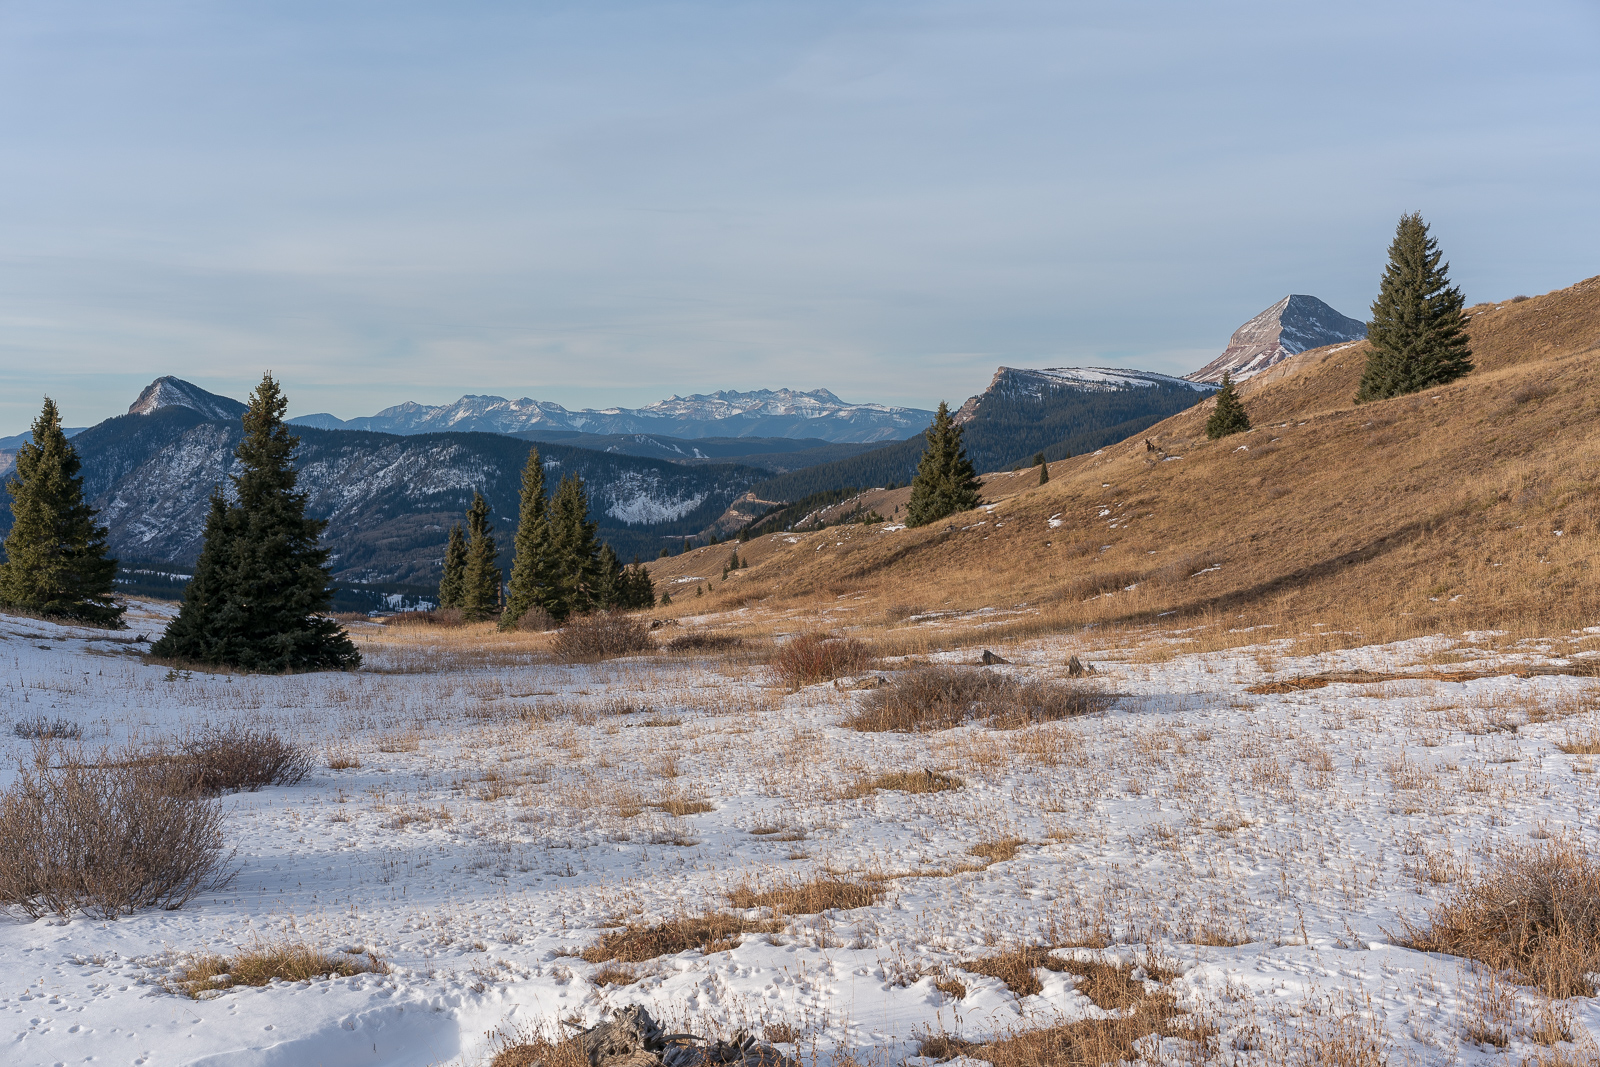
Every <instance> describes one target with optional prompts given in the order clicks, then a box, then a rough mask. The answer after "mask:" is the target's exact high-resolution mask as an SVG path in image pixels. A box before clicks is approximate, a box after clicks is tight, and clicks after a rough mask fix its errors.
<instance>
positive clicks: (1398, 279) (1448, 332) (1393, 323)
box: [1356, 212, 1472, 403]
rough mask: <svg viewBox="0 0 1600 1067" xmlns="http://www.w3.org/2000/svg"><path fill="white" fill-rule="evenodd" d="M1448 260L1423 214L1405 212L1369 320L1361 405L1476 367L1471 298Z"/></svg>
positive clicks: (1358, 395) (1446, 379) (1441, 381)
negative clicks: (1469, 330) (1470, 337)
mask: <svg viewBox="0 0 1600 1067" xmlns="http://www.w3.org/2000/svg"><path fill="white" fill-rule="evenodd" d="M1442 259H1443V253H1441V252H1440V251H1439V243H1438V242H1437V241H1435V240H1434V239H1433V238H1432V237H1430V236H1429V235H1428V224H1427V223H1425V222H1423V221H1422V216H1421V215H1420V214H1417V213H1415V212H1413V213H1412V214H1410V215H1402V216H1401V217H1400V224H1399V225H1398V226H1397V227H1396V228H1395V234H1394V241H1393V242H1392V243H1391V244H1390V245H1389V265H1388V266H1387V267H1385V268H1384V271H1383V281H1382V282H1381V284H1380V285H1379V288H1378V299H1377V300H1375V301H1374V302H1373V304H1372V321H1371V322H1369V323H1367V342H1368V344H1369V345H1370V346H1371V349H1370V351H1369V352H1368V354H1367V367H1366V371H1365V372H1364V373H1363V374H1362V375H1361V386H1360V388H1359V389H1358V390H1357V392H1356V401H1357V403H1361V402H1364V401H1367V400H1382V399H1384V398H1386V397H1391V396H1402V395H1404V394H1406V393H1414V392H1416V391H1418V390H1419V389H1429V388H1432V387H1433V386H1436V385H1443V384H1445V383H1446V382H1451V381H1454V380H1455V379H1457V378H1459V377H1461V376H1462V375H1463V374H1466V373H1468V372H1469V371H1471V370H1472V349H1471V347H1470V346H1469V344H1468V342H1467V334H1466V322H1467V320H1466V318H1465V317H1464V316H1463V315H1462V314H1461V308H1462V306H1463V305H1464V304H1465V303H1466V300H1465V298H1464V297H1463V296H1462V295H1461V290H1460V289H1459V288H1457V287H1456V286H1453V285H1451V284H1450V276H1449V272H1450V264H1448V263H1444V262H1441V260H1442Z"/></svg>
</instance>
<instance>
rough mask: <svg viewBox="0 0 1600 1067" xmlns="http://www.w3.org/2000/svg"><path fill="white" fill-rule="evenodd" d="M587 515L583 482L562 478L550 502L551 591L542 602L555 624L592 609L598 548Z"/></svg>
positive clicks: (576, 479)
mask: <svg viewBox="0 0 1600 1067" xmlns="http://www.w3.org/2000/svg"><path fill="white" fill-rule="evenodd" d="M588 516H589V498H588V495H587V494H586V493H585V492H584V489H583V480H582V479H581V478H579V477H578V476H577V475H568V476H567V477H565V478H562V479H561V483H560V484H559V485H558V486H556V494H555V496H554V497H553V498H552V499H551V501H550V561H551V567H550V588H549V590H548V592H547V593H546V595H545V603H544V608H545V610H546V611H548V612H549V613H550V615H551V617H552V618H554V619H555V620H556V621H557V622H560V621H562V620H564V619H565V618H566V617H567V616H569V615H573V614H582V613H583V612H585V611H589V610H591V609H592V608H593V607H594V606H595V605H594V587H595V570H596V567H597V566H598V563H599V554H600V548H599V546H598V545H597V544H596V543H595V537H594V533H595V524H594V523H592V522H590V521H589V517H588Z"/></svg>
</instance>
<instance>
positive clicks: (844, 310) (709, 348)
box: [0, 0, 1600, 434]
mask: <svg viewBox="0 0 1600 1067" xmlns="http://www.w3.org/2000/svg"><path fill="white" fill-rule="evenodd" d="M1597 46H1600V5H1597V4H1595V3H1594V2H1592V0H1583V2H1545V0H1528V2H1524V3H1521V4H1518V5H1516V6H1515V7H1514V8H1513V7H1508V6H1506V5H1504V4H1490V3H1473V2H1462V0H1455V2H1450V3H1408V2H1405V0H1385V2H1383V3H1362V2H1350V3H1340V4H1310V3H1304V4H1300V3H1285V2H1283V0H1276V2H1273V3H1270V4H1269V3H1228V2H1221V3H1206V4H1196V3H1192V2H1186V3H1139V2H1108V3H1071V2H1054V3H1033V2H1015V0H976V2H965V0H961V2H938V0H925V2H916V3H870V2H858V3H836V2H830V0H806V2H805V3H797V2H796V3H774V2H770V0H768V2H725V3H713V2H698V0H682V2H676V3H664V2H638V3H626V2H610V0H586V2H584V3H562V2H528V0H522V2H518V3H480V2H473V0H458V2H455V3H450V4H438V3H412V2H407V0H385V2H382V3H378V2H372V3H361V2H344V0H306V2H300V0H275V2H273V3H233V4H217V3H177V2H174V3H159V2H147V0H116V2H110V3H99V2H95V0H85V2H79V3H73V4H60V3H51V2H35V0H25V2H18V0H0V434H10V433H16V432H19V431H21V430H22V429H25V428H26V426H27V424H28V423H29V421H30V420H31V419H32V418H33V417H34V416H35V415H36V414H37V413H38V410H39V405H40V402H41V397H42V396H44V395H45V394H48V395H50V396H52V397H53V398H54V399H55V400H56V401H57V402H58V403H59V404H60V405H61V408H62V412H63V416H64V420H65V422H66V423H67V424H68V425H71V426H80V425H90V424H93V423H95V422H98V421H99V420H101V419H104V418H107V417H110V416H112V415H117V414H121V413H122V412H124V411H125V410H126V409H127V406H128V405H129V404H130V403H131V402H132V401H133V399H134V397H135V396H136V395H137V394H138V392H139V390H140V389H141V388H142V387H143V386H145V385H146V384H148V383H149V382H150V381H151V380H152V379H154V378H156V377H158V376H160V375H164V374H173V375H177V376H178V377H181V378H184V379H187V380H189V381H192V382H195V383H196V384H198V385H201V386H203V387H205V388H207V389H211V390H213V391H215V392H220V393H224V394H227V395H230V396H235V397H240V398H242V397H243V396H244V395H245V394H246V393H248V391H249V390H250V388H251V387H252V386H253V384H254V383H255V382H256V381H259V379H260V376H261V374H262V372H263V371H266V370H271V371H272V372H273V373H274V374H275V375H276V376H277V377H278V378H279V379H280V380H281V381H282V382H283V385H284V388H285V390H286V392H287V393H288V395H289V398H290V405H291V414H305V413H310V412H316V411H328V412H332V413H333V414H335V415H338V416H340V417H342V418H351V417H354V416H358V415H369V414H372V413H374V412H376V411H377V410H379V409H381V408H383V407H386V406H389V405H391V404H395V403H400V402H402V401H406V400H416V401H419V402H423V403H435V404H437V403H447V402H449V401H451V400H454V399H455V398H457V397H459V396H461V395H462V394H465V393H490V394H496V395H501V396H507V397H520V396H531V397H534V398H535V399H540V400H553V401H556V402H557V403H561V404H563V405H565V406H567V407H569V408H578V407H602V406H609V405H625V406H638V405H642V404H645V403H649V402H651V401H654V400H658V399H661V398H663V397H666V396H669V395H672V394H687V393H691V392H708V391H712V390H716V389H752V388H778V387H782V386H790V387H793V388H799V389H813V388H818V387H825V388H828V389H831V390H833V391H834V392H835V393H837V394H839V395H840V396H841V397H842V398H844V399H846V400H850V401H878V402H884V403H898V404H906V405H911V406H915V407H922V408H929V407H933V406H934V405H936V404H937V403H938V401H939V400H941V399H947V400H950V401H951V402H952V403H958V402H959V401H960V400H962V399H964V398H965V397H967V396H969V395H971V394H973V393H976V392H979V391H981V390H982V389H983V388H984V387H985V386H986V385H987V383H988V380H989V377H990V376H991V375H992V374H993V372H994V369H995V367H996V366H999V365H1008V366H1022V367H1029V366H1032V367H1037V366H1082V365H1102V366H1124V367H1136V368H1141V369H1147V370H1156V371H1163V372H1166V373H1173V374H1182V373H1186V372H1188V371H1191V370H1194V369H1196V368H1198V367H1199V366H1201V365H1202V364H1203V363H1205V362H1206V361H1208V360H1209V359H1211V358H1213V357H1214V356H1215V355H1217V354H1218V353H1219V352H1220V351H1221V350H1222V348H1223V347H1224V346H1225V345H1226V343H1227V339H1228V335H1229V334H1230V333H1231V332H1232V331H1233V329H1234V328H1235V327H1237V326H1238V325H1239V324H1241V323H1242V322H1244V321H1245V320H1246V319H1248V318H1250V317H1251V316H1252V315H1254V314H1256V313H1257V312H1259V311H1261V310H1263V309H1264V308H1266V307H1268V306H1270V305H1271V304H1273V303H1274V302H1275V301H1277V300H1278V299H1280V298H1281V297H1282V296H1284V295H1286V294H1288V293H1308V294H1311V295H1314V296H1318V297H1320V298H1322V299H1323V300H1326V301H1328V302H1329V303H1330V304H1332V305H1333V306H1334V307H1335V308H1337V309H1338V310H1340V311H1341V312H1343V313H1345V314H1347V315H1351V316H1354V317H1357V318H1365V317H1366V314H1367V309H1368V307H1369V305H1370V303H1371V301H1372V299H1373V297H1374V296H1375V294H1376V290H1377V284H1378V279H1379V275H1380V273H1381V270H1382V266H1383V262H1384V255H1385V250H1386V248H1387V245H1388V242H1389V240H1390V238H1391V237H1392V235H1393V231H1394V226H1395V223H1396V221H1397V219H1398V218H1399V216H1400V215H1401V214H1402V213H1405V212H1408V211H1414V210H1415V211H1421V212H1422V213H1423V216H1424V217H1425V218H1426V219H1427V220H1428V222H1429V223H1430V224H1431V225H1432V227H1433V233H1434V235H1435V237H1437V238H1438V240H1439V242H1440V245H1441V247H1442V248H1443V250H1444V252H1445V255H1446V257H1447V259H1448V260H1449V261H1450V263H1451V265H1452V269H1451V273H1452V277H1453V279H1454V280H1455V281H1456V282H1457V283H1458V284H1460V285H1461V287H1462V288H1463V290H1464V291H1465V293H1466V296H1467V300H1468V302H1469V303H1471V302H1476V301H1480V300H1498V299H1505V298H1508V297H1511V296H1514V295H1517V294H1520V293H1528V294H1536V293H1539V292H1544V291H1548V290H1550V289H1554V288H1559V287H1562V286H1565V285H1569V284H1571V283H1573V282H1575V281H1578V280H1580V279H1582V278H1585V277H1588V276H1591V275H1594V274H1596V273H1600V197H1597V196H1596V195H1595V190H1596V179H1595V175H1597V174H1600V64H1597V63H1596V62H1595V55H1596V49H1597Z"/></svg>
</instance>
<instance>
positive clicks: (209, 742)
mask: <svg viewBox="0 0 1600 1067" xmlns="http://www.w3.org/2000/svg"><path fill="white" fill-rule="evenodd" d="M174 759H175V765H176V767H177V768H178V769H179V770H180V772H181V773H182V774H183V775H184V776H186V777H188V778H189V780H190V781H192V782H193V783H194V785H195V787H196V788H198V789H199V790H200V791H201V792H203V793H222V792H226V791H228V790H239V791H242V792H246V793H254V792H255V791H256V790H258V789H260V788H261V787H262V786H268V785H294V784H295V783H297V782H302V781H304V780H305V779H306V777H307V776H308V775H310V773H311V766H312V759H311V755H310V753H308V752H307V751H306V750H305V749H304V748H302V747H300V746H299V745H296V744H294V743H293V742H290V741H285V740H284V739H283V738H281V737H279V736H278V735H277V734H275V733H273V732H272V731H271V730H264V729H260V728H254V727H249V726H228V727H211V728H209V729H207V730H206V731H204V732H203V733H202V734H200V736H198V737H196V738H193V739H191V740H188V741H185V742H184V743H183V744H182V746H181V747H180V749H179V752H178V754H177V756H176V757H175V758H174Z"/></svg>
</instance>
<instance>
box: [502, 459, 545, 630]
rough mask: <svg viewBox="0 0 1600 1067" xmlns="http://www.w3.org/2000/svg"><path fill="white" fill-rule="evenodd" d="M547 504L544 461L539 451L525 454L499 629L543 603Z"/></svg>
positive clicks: (510, 625) (515, 621)
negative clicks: (519, 505)
mask: <svg viewBox="0 0 1600 1067" xmlns="http://www.w3.org/2000/svg"><path fill="white" fill-rule="evenodd" d="M549 554H550V506H549V502H548V501H547V500H545V496H544V460H543V459H541V458H540V456H539V450H538V449H537V448H535V449H533V450H532V451H530V452H529V453H528V462H527V464H526V465H525V466H524V467H523V468H522V507H521V510H520V511H519V512H518V514H517V536H516V540H515V541H513V542H512V558H511V591H510V593H509V594H508V595H507V597H506V610H505V614H503V615H501V616H500V629H502V630H509V629H511V628H512V627H514V626H516V625H517V621H518V620H519V619H521V618H522V616H524V615H526V614H527V613H528V609H529V608H531V607H535V606H537V605H539V604H542V603H543V602H544V598H545V596H546V590H547V587H548V586H549V584H550V558H549Z"/></svg>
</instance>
